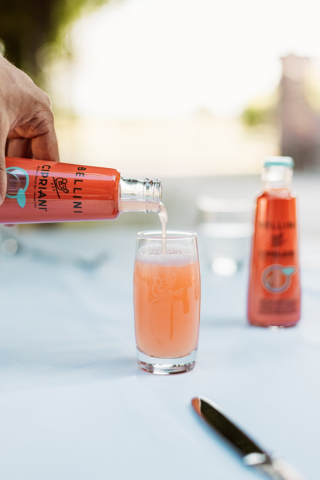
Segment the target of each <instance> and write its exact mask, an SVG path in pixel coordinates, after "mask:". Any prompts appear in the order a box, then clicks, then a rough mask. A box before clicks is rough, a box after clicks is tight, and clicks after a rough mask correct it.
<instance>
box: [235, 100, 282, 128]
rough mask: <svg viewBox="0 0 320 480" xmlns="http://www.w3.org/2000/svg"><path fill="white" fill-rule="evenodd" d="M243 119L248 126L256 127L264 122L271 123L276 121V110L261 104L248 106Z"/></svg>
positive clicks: (243, 113)
mask: <svg viewBox="0 0 320 480" xmlns="http://www.w3.org/2000/svg"><path fill="white" fill-rule="evenodd" d="M241 117H242V121H243V122H244V123H245V124H246V125H247V126H248V127H255V126H258V125H263V124H270V123H273V122H274V117H275V115H274V111H273V109H271V108H265V107H260V106H254V105H252V106H248V107H247V108H246V109H245V110H244V111H243V112H242V115H241Z"/></svg>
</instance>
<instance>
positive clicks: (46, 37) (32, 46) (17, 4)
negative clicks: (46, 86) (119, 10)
mask: <svg viewBox="0 0 320 480" xmlns="http://www.w3.org/2000/svg"><path fill="white" fill-rule="evenodd" d="M107 2H108V0H1V6H0V39H1V40H2V41H3V43H4V48H5V56H6V58H7V59H8V60H9V61H11V62H12V63H14V64H15V65H16V66H17V67H19V68H22V69H23V70H24V71H25V72H26V73H28V74H29V75H30V76H31V77H32V78H33V79H34V80H35V81H38V83H39V79H40V78H41V77H40V67H39V65H38V62H37V52H38V50H39V49H40V48H41V47H42V46H43V45H45V44H48V43H56V42H60V43H61V41H62V39H63V37H64V35H65V33H66V31H67V28H68V27H69V26H70V25H71V23H72V22H73V21H74V20H76V19H77V18H78V17H79V16H80V15H81V14H82V13H84V12H86V11H90V10H93V9H95V8H97V7H99V6H101V5H103V4H104V3H107Z"/></svg>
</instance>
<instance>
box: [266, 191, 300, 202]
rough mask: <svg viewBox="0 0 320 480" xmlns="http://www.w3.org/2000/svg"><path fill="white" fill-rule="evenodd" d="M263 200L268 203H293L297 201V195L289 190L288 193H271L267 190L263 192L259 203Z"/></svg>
mask: <svg viewBox="0 0 320 480" xmlns="http://www.w3.org/2000/svg"><path fill="white" fill-rule="evenodd" d="M262 199H265V200H267V201H271V202H272V201H276V202H279V201H286V202H287V201H291V202H295V201H296V195H295V194H294V193H292V192H290V191H288V190H286V191H281V192H280V191H270V190H265V191H264V192H262V193H261V194H260V195H259V196H258V197H257V201H261V200H262Z"/></svg>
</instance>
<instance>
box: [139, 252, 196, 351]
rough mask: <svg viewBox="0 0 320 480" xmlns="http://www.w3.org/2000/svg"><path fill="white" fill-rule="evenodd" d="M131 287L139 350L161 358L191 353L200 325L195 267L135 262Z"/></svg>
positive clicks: (193, 264)
mask: <svg viewBox="0 0 320 480" xmlns="http://www.w3.org/2000/svg"><path fill="white" fill-rule="evenodd" d="M134 287H135V296H134V300H135V304H134V305H135V312H136V317H137V322H136V339H137V345H138V347H139V349H140V350H142V351H143V352H144V353H147V354H148V355H151V356H153V357H161V358H166V357H167V358H170V357H173V358H176V357H183V356H185V355H188V354H189V353H191V352H193V350H195V349H196V348H197V345H198V330H199V321H200V274H199V266H198V264H197V263H191V264H189V265H183V266H181V267H179V266H178V267H175V266H164V265H152V264H148V263H142V262H138V261H137V262H136V266H135V274H134ZM146 292H148V293H147V294H146Z"/></svg>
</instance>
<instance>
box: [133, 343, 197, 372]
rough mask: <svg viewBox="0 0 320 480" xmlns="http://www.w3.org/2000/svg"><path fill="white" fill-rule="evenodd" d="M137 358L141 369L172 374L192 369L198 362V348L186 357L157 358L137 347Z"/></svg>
mask: <svg viewBox="0 0 320 480" xmlns="http://www.w3.org/2000/svg"><path fill="white" fill-rule="evenodd" d="M137 358H138V365H139V367H140V368H141V370H144V371H145V372H149V373H154V374H156V375H171V374H174V373H184V372H189V371H190V370H192V369H193V368H194V366H195V364H196V358H197V350H194V351H193V352H191V353H189V355H186V356H185V357H178V358H157V357H150V356H149V355H146V354H145V353H142V352H141V351H140V350H139V349H138V348H137Z"/></svg>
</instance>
